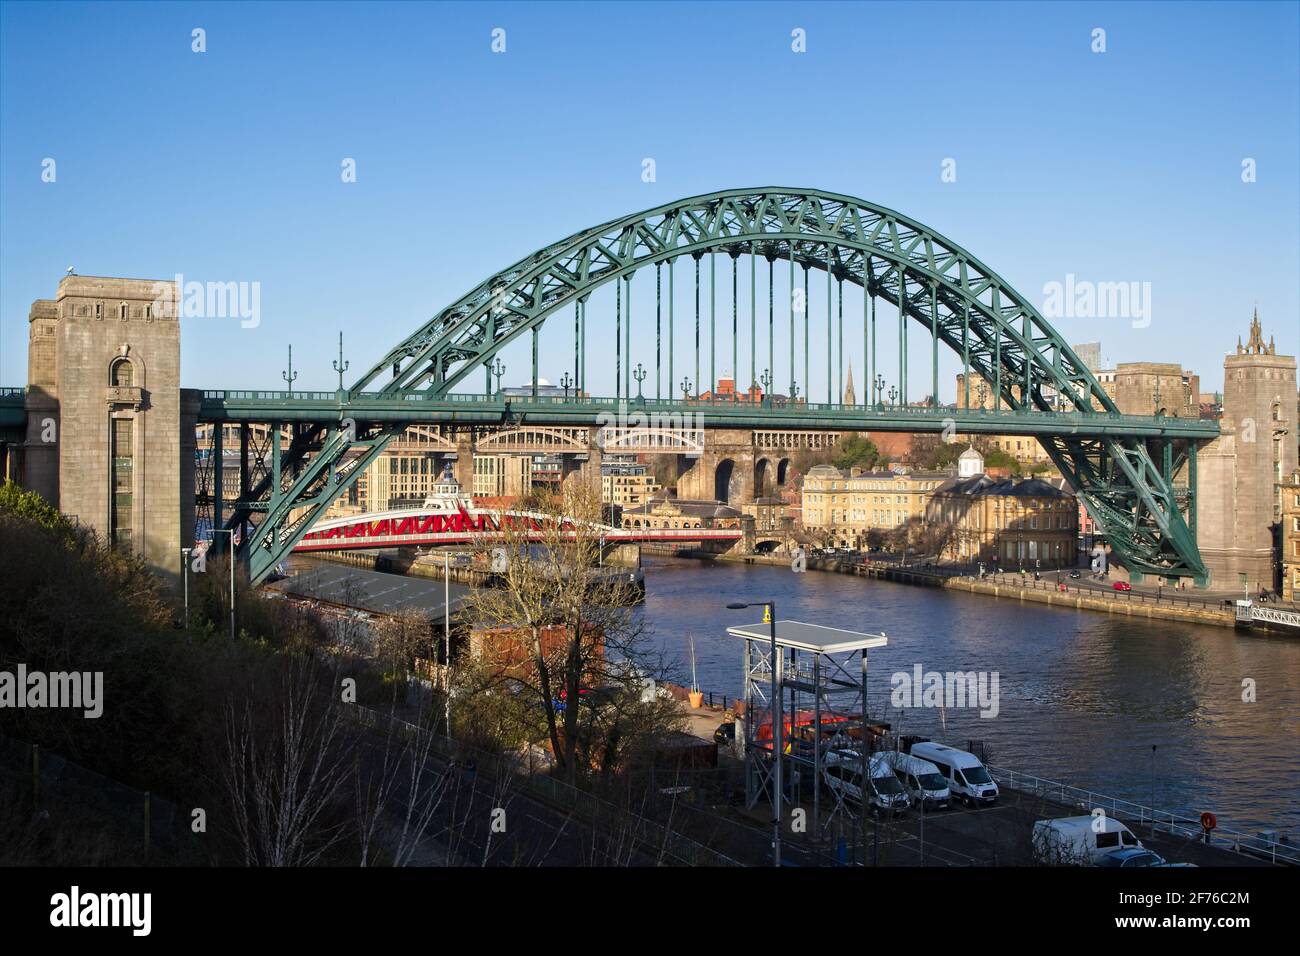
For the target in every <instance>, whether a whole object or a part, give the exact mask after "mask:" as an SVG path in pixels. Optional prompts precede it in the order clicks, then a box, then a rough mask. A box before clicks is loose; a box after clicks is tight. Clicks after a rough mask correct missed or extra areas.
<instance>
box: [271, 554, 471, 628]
mask: <svg viewBox="0 0 1300 956" xmlns="http://www.w3.org/2000/svg"><path fill="white" fill-rule="evenodd" d="M289 571H290V574H289V577H287V578H282V579H281V580H279V581H275V582H273V583H272V584H269V585H267V586H268V587H269V588H271V589H274V590H279V591H283V592H284V593H285V594H291V595H293V596H295V597H300V598H308V599H315V600H320V601H327V602H329V603H331V604H342V605H348V606H350V607H355V608H360V609H362V610H364V611H369V612H372V613H376V614H396V613H397V612H399V611H405V610H412V609H413V610H418V611H420V612H422V613H424V614H427V615H428V616H429V617H430V618H432V619H434V620H438V621H440V620H442V617H443V613H444V612H443V586H444V585H443V582H442V581H434V580H430V579H428V578H408V577H403V576H401V575H399V574H387V573H385V572H382V571H367V570H365V569H363V568H354V567H350V566H348V565H340V564H328V563H324V562H321V563H314V562H313V563H309V562H305V561H294V562H291V563H290V566H289ZM470 594H471V588H470V587H469V586H468V585H465V584H457V583H456V582H455V581H452V582H451V585H450V596H451V613H452V614H453V615H455V614H456V613H457V612H458V611H459V610H460V608H461V605H463V604H464V603H465V602H466V601H467V600H468V599H469V596H470Z"/></svg>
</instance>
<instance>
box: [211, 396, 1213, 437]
mask: <svg viewBox="0 0 1300 956" xmlns="http://www.w3.org/2000/svg"><path fill="white" fill-rule="evenodd" d="M635 415H640V416H644V417H645V418H646V422H645V423H646V424H648V425H662V426H663V427H687V428H690V427H706V428H764V429H772V428H782V427H784V428H793V429H806V430H818V429H824V430H828V431H900V432H909V431H941V430H943V429H944V428H945V427H950V428H955V429H956V430H957V431H959V432H963V433H981V434H997V435H1079V436H1088V437H1101V436H1110V437H1121V436H1128V437H1141V438H1189V439H1196V440H1203V441H1208V440H1210V439H1212V438H1215V437H1217V436H1218V434H1219V423H1218V422H1217V421H1212V420H1202V419H1194V418H1172V417H1168V416H1151V415H1121V414H1115V413H1110V412H1012V411H1006V410H1001V411H996V410H993V409H977V408H971V409H963V408H944V407H940V408H918V407H914V406H899V405H892V406H891V405H875V406H862V405H828V404H824V403H816V402H802V401H795V402H791V401H788V400H784V399H774V400H769V401H765V402H762V403H754V402H736V401H709V400H688V401H664V400H655V399H646V400H645V401H643V402H642V401H636V400H633V401H630V402H629V401H620V400H619V399H614V398H593V397H589V396H583V397H581V398H571V399H565V398H560V397H556V396H539V397H537V398H532V397H528V396H524V397H519V396H509V397H506V396H503V395H499V394H497V395H470V394H466V395H460V394H455V395H448V396H445V397H443V398H438V399H434V398H426V397H425V396H424V395H423V393H409V394H403V395H381V394H379V393H374V392H363V393H360V394H355V395H349V394H348V393H346V392H281V391H272V392H257V391H205V392H203V397H202V403H201V405H200V410H199V420H200V421H204V422H240V421H246V422H267V421H315V422H321V421H330V420H337V419H339V418H347V417H350V418H354V419H356V420H357V421H367V422H410V423H413V424H415V423H440V424H465V425H502V424H514V425H518V424H521V423H524V422H527V423H530V424H535V425H588V426H599V425H613V424H623V423H624V422H626V421H627V420H628V419H630V418H631V417H632V416H635Z"/></svg>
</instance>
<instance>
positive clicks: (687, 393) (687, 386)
mask: <svg viewBox="0 0 1300 956" xmlns="http://www.w3.org/2000/svg"><path fill="white" fill-rule="evenodd" d="M681 388H682V401H683V402H689V401H690V400H691V380H690V379H689V378H683V379H682V385H681Z"/></svg>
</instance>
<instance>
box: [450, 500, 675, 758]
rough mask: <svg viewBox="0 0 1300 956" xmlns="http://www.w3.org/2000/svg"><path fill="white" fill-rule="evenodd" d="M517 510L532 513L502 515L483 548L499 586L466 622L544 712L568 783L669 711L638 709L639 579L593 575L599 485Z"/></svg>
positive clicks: (500, 671) (478, 600)
mask: <svg viewBox="0 0 1300 956" xmlns="http://www.w3.org/2000/svg"><path fill="white" fill-rule="evenodd" d="M523 507H524V508H526V509H528V514H529V517H527V518H526V519H521V520H505V519H504V517H503V519H502V520H501V522H500V527H499V528H498V529H497V530H496V533H495V534H493V535H491V536H489V538H488V540H487V541H486V542H485V543H484V544H483V545H482V546H481V547H483V548H484V549H485V550H489V551H490V550H495V549H501V551H503V552H504V553H505V555H506V558H507V565H506V569H505V571H504V573H503V574H502V575H501V577H502V579H503V580H502V585H503V586H501V587H497V588H480V589H478V590H477V591H476V592H475V594H474V599H473V601H472V602H471V604H470V617H471V620H472V622H473V624H474V625H475V626H476V627H477V628H479V629H490V630H488V631H486V632H482V631H481V633H485V636H486V638H487V639H486V640H485V641H484V642H483V643H484V644H485V646H484V647H483V648H482V650H481V655H482V657H483V659H484V662H485V663H487V664H489V665H491V664H493V663H495V664H496V665H497V667H496V669H495V673H496V674H497V675H498V676H499V677H500V678H502V679H503V682H506V681H508V682H509V683H511V684H512V685H513V687H514V689H515V691H516V695H517V697H522V698H523V704H524V706H527V707H531V708H534V709H537V710H540V712H541V715H542V720H543V722H544V725H545V735H546V737H547V739H548V740H549V743H550V746H551V751H552V753H553V754H554V755H555V760H556V763H557V764H558V766H559V767H560V768H561V769H562V770H563V771H564V772H565V773H566V774H567V775H568V777H569V779H570V780H571V781H572V780H575V779H576V776H577V772H578V767H579V765H580V764H581V765H584V766H586V767H592V766H593V765H601V766H609V765H610V764H611V763H612V762H613V761H614V760H615V759H616V756H617V753H618V752H619V750H620V748H621V747H622V746H623V742H624V741H625V740H626V739H628V738H630V737H635V736H637V735H639V734H641V733H644V732H646V724H645V721H646V719H647V718H652V719H653V722H654V723H655V724H660V722H661V721H662V720H663V718H664V716H665V715H664V713H663V712H662V710H658V709H654V708H641V707H640V705H639V701H640V698H641V696H642V693H643V690H644V688H645V686H646V679H645V678H646V675H645V672H644V670H643V669H641V668H639V667H638V666H635V665H637V664H641V665H644V664H645V662H646V660H647V657H648V655H647V654H646V649H645V647H644V643H643V641H642V628H641V624H640V621H639V619H638V616H637V615H636V614H635V612H634V608H635V604H636V602H637V600H638V599H639V593H638V591H637V590H636V589H635V588H636V585H635V583H634V582H633V581H631V580H630V579H629V578H630V576H628V575H620V574H605V575H595V574H594V573H593V569H594V568H595V566H596V564H597V563H598V562H597V557H598V553H599V549H600V547H601V542H600V538H601V535H602V533H603V531H604V528H603V526H602V524H601V502H600V489H599V486H598V485H595V484H592V483H585V484H584V483H575V484H570V485H568V486H566V487H564V488H563V489H562V490H561V491H560V492H559V493H555V494H550V493H543V494H539V495H535V496H533V497H532V498H530V499H528V500H527V501H526V502H525V503H524V505H523ZM491 670H492V668H491V667H490V666H489V671H491ZM597 697H599V704H598V703H597V699H596V698H597ZM660 725H661V724H660ZM661 726H662V725H661Z"/></svg>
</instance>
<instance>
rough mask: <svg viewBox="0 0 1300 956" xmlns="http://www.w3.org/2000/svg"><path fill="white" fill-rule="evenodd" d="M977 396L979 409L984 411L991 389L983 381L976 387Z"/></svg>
mask: <svg viewBox="0 0 1300 956" xmlns="http://www.w3.org/2000/svg"><path fill="white" fill-rule="evenodd" d="M975 396H976V398H978V399H979V409H980V411H983V410H984V399H986V398H988V396H989V387H988V385H986V384H985V383H984V382H983V381H981V382H980V383H979V384H978V385H976V386H975Z"/></svg>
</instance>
